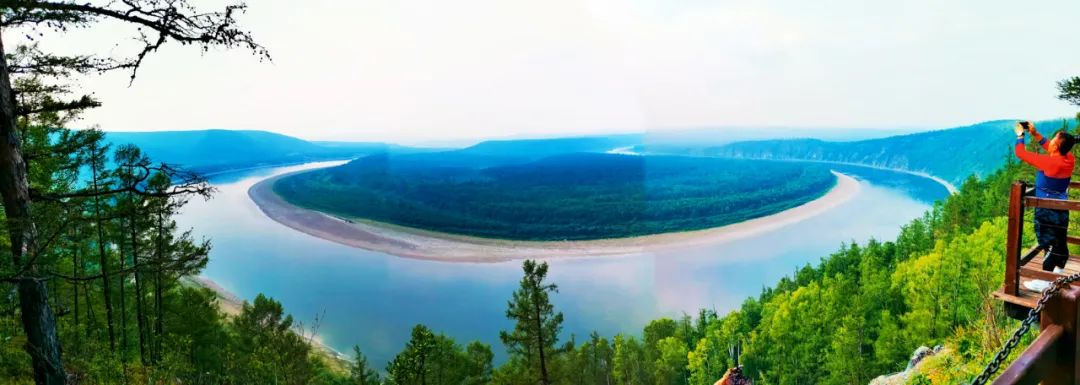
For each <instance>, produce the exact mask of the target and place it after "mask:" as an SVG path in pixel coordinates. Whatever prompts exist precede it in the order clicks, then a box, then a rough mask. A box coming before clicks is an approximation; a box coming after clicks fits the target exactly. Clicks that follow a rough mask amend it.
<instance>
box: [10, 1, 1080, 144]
mask: <svg viewBox="0 0 1080 385" xmlns="http://www.w3.org/2000/svg"><path fill="white" fill-rule="evenodd" d="M193 2H194V3H196V4H198V5H201V6H203V7H204V9H216V8H220V7H222V6H223V5H224V4H225V3H224V2H222V1H218V0H195V1H193ZM248 4H249V6H250V9H249V11H248V13H247V14H246V15H244V16H243V17H242V18H241V22H242V23H243V25H244V26H246V27H248V28H249V29H251V30H252V32H253V33H254V35H255V36H256V38H257V39H258V40H259V41H260V42H262V43H263V44H264V45H266V46H267V47H268V48H269V49H270V50H271V53H272V55H273V57H274V61H273V63H259V62H258V61H257V60H256V59H255V58H253V57H252V56H250V55H248V54H246V53H244V52H240V51H234V52H225V51H219V50H212V51H211V52H209V53H207V54H205V55H203V56H202V57H201V58H200V53H199V52H198V50H197V49H195V48H192V47H178V46H172V47H168V48H165V49H163V50H161V52H159V53H158V54H156V55H154V56H152V57H151V58H150V59H148V60H147V61H146V63H145V66H144V68H143V69H142V70H141V71H140V76H139V79H138V80H137V81H136V82H135V84H134V85H133V86H131V87H128V86H127V80H126V74H115V75H110V76H105V77H98V76H93V77H90V78H88V79H86V80H85V81H84V83H83V84H85V86H86V90H87V91H92V92H95V93H96V95H97V96H98V97H99V98H100V99H101V100H102V101H103V102H104V103H105V106H104V107H102V108H100V109H97V110H94V111H92V112H90V113H88V114H87V115H86V119H85V120H84V121H83V123H82V124H84V125H87V126H90V125H98V126H100V127H101V128H103V129H106V130H123V131H142V130H176V129H201V128H232V129H264V130H270V131H275V132H279V133H283V134H288V135H294V136H298V137H302V138H306V139H324V140H325V139H332V140H381V141H397V142H405V143H417V142H432V141H440V140H452V139H462V138H489V137H522V136H553V135H562V134H586V133H603V132H630V131H647V130H655V129H667V128H686V127H716V126H743V127H746V126H773V127H776V126H790V127H841V128H860V127H874V128H913V127H914V128H918V127H923V128H932V127H945V126H951V125H961V124H968V123H974V122H978V121H984V120H990V119H996V118H1012V117H1029V118H1033V119H1034V118H1049V117H1058V116H1071V115H1072V113H1073V110H1074V109H1072V108H1070V107H1069V106H1068V105H1066V104H1065V103H1063V102H1060V101H1057V100H1056V99H1055V98H1054V95H1055V94H1056V92H1055V89H1054V82H1056V81H1057V80H1060V79H1062V78H1065V77H1067V76H1075V75H1080V50H1077V49H1076V47H1078V46H1080V34H1076V33H1075V31H1076V27H1075V25H1076V16H1077V15H1080V2H1077V1H1075V0H1054V1H1041V2H1034V3H1032V2H1026V3H1025V2H1016V1H1005V0H989V1H988V0H982V1H976V0H963V1H948V2H944V1H935V0H913V1H889V2H880V1H873V2H871V1H865V0H823V1H814V2H807V1H780V0H766V1H748V0H746V1H744V0H737V1H666V0H636V1H616V0H548V1H505V0H502V1H500V0H461V1H443V0H393V1H390V0H355V1H343V0H333V1H332V0H305V1H302V2H297V1H285V0H249V1H248ZM132 32H133V31H132V30H130V29H128V28H126V27H125V26H122V25H118V24H106V25H102V26H98V27H94V28H92V29H90V30H75V31H73V32H70V33H68V34H67V35H66V36H64V37H63V38H62V39H56V38H54V36H52V35H49V34H47V35H46V36H45V38H44V39H42V44H43V46H44V47H45V48H47V49H53V50H58V51H64V52H83V53H88V52H113V53H117V54H120V53H127V52H133V50H134V49H135V48H136V47H135V46H134V45H133V44H130V42H129V41H128V40H127V37H130V36H133V35H132ZM4 37H5V39H6V43H7V44H8V45H11V46H13V45H14V43H17V42H20V41H22V40H21V33H17V32H9V33H7V34H6V35H5V36H4ZM118 40H119V41H121V42H122V43H121V44H120V45H119V46H114V43H115V42H116V41H118Z"/></svg>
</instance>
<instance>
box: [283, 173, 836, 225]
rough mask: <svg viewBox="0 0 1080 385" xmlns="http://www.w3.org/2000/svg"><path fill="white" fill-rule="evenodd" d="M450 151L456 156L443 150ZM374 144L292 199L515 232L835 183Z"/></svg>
mask: <svg viewBox="0 0 1080 385" xmlns="http://www.w3.org/2000/svg"><path fill="white" fill-rule="evenodd" d="M446 156H448V157H450V156H453V155H452V154H446ZM445 164H446V161H444V160H442V159H438V158H436V159H433V160H432V161H431V162H430V163H417V162H408V163H406V164H404V165H399V164H398V163H397V162H395V157H393V156H387V155H373V156H369V157H365V158H361V159H358V160H355V161H353V162H350V163H348V164H345V165H342V166H338V167H334V168H330V169H322V170H315V171H310V172H305V173H300V174H295V175H291V176H287V177H284V178H282V179H280V180H278V181H277V182H276V183H275V185H274V191H275V192H276V193H278V194H279V195H281V196H282V197H283V198H284V199H285V200H287V201H289V202H290V203H293V204H296V205H299V206H302V207H308V208H312V209H316V210H320V211H325V212H330V213H334V214H336V215H340V216H343V217H350V218H362V219H370V220H375V221H379V222H387V223H392V224H397V225H403V226H409V227H415V228H421V229H426V230H434V231H439V232H445V233H453V234H464V235H472V236H481V237H490V238H502V239H517V240H581V239H599V238H620V237H628V236H635V235H645V234H657V233H665V232H674V231H686V230H699V229H705V228H710V227H717V226H723V225H726V224H731V223H737V222H741V221H744V220H747V219H751V218H755V217H760V216H764V215H768V214H772V213H776V212H779V211H783V210H785V209H788V208H791V207H795V206H798V205H801V204H803V203H805V202H808V201H810V200H813V199H815V198H817V197H819V196H821V195H822V194H824V193H825V192H826V191H828V189H829V188H831V187H832V186H833V185H834V184H835V176H833V175H832V174H831V173H829V170H828V169H827V168H825V166H822V165H814V164H809V165H808V164H806V163H792V162H773V161H749V160H730V159H716V158H695V157H673V156H648V157H644V156H628V155H613V154H598V153H579V154H565V155H556V156H551V157H547V158H543V159H541V160H538V161H534V162H528V163H524V164H511V165H500V166H492V167H484V168H469V167H448V166H446V165H445Z"/></svg>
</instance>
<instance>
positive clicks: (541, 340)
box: [499, 260, 563, 385]
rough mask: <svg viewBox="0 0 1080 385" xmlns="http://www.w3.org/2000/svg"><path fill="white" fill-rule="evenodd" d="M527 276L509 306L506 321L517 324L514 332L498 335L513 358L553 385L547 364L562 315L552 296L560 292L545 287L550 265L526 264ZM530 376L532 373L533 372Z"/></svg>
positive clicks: (553, 286)
mask: <svg viewBox="0 0 1080 385" xmlns="http://www.w3.org/2000/svg"><path fill="white" fill-rule="evenodd" d="M522 270H524V272H525V276H524V277H523V278H522V279H521V286H520V287H519V288H518V289H517V290H515V291H514V294H513V297H512V299H511V300H510V301H509V302H508V303H507V309H506V318H508V319H511V320H514V321H515V322H516V324H515V325H514V330H513V331H510V332H507V331H505V330H504V331H501V332H499V338H500V339H501V340H502V342H503V344H504V345H506V348H507V350H508V351H509V352H510V354H511V355H514V356H517V357H520V358H523V359H524V361H525V362H526V363H528V364H529V366H530V369H532V370H536V372H535V373H536V374H537V380H538V382H540V383H541V384H544V385H548V384H551V377H550V375H549V367H548V364H549V363H550V362H551V361H552V358H553V356H554V355H555V354H557V353H559V352H558V351H556V349H555V346H556V344H558V338H559V331H560V330H562V322H563V315H562V313H561V312H559V313H556V312H555V306H554V305H552V304H551V300H550V298H549V293H555V292H558V286H556V285H555V284H549V283H545V282H544V280H545V279H546V278H547V272H548V264H547V262H541V263H536V262H535V261H531V260H528V261H525V262H524V263H523V264H522ZM530 372H531V370H530Z"/></svg>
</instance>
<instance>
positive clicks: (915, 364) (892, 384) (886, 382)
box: [870, 345, 943, 385]
mask: <svg viewBox="0 0 1080 385" xmlns="http://www.w3.org/2000/svg"><path fill="white" fill-rule="evenodd" d="M942 350H943V348H942V346H941V345H938V346H935V347H934V348H932V349H931V348H928V347H926V346H920V347H919V348H918V349H915V352H914V353H912V354H911V360H909V361H908V365H907V368H905V369H904V371H902V372H899V373H893V374H887V375H884V376H879V377H878V378H875V379H873V380H872V381H870V385H903V384H905V383H907V381H908V378H910V377H911V376H912V375H913V374H915V373H918V371H919V366H920V364H921V363H923V361H925V360H926V359H927V358H928V357H931V356H934V355H936V354H938V353H941V351H942Z"/></svg>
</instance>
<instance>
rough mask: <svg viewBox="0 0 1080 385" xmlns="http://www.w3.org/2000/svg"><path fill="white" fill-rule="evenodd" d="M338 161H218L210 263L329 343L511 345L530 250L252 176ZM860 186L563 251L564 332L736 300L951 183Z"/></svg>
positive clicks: (887, 229) (344, 346) (862, 173)
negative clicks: (577, 255) (772, 218)
mask: <svg viewBox="0 0 1080 385" xmlns="http://www.w3.org/2000/svg"><path fill="white" fill-rule="evenodd" d="M330 164H333V163H331V162H324V163H311V164H306V165H300V166H290V167H278V168H266V169H256V170H244V171H237V172H233V173H226V174H220V175H216V176H214V177H213V178H211V182H212V183H213V184H214V185H215V187H217V188H218V189H219V191H218V192H217V193H216V194H215V196H214V198H213V199H211V200H209V201H202V200H193V201H192V202H191V203H190V204H189V205H188V206H186V207H185V208H184V211H183V213H182V214H181V216H180V217H179V219H178V222H179V223H180V225H181V226H182V228H194V230H195V234H196V237H206V238H209V239H210V240H211V241H212V244H213V250H212V251H211V253H210V263H209V265H208V266H207V268H206V270H205V271H204V272H203V275H204V276H205V277H206V278H209V279H211V280H213V281H215V282H217V283H218V284H219V285H221V286H222V287H223V288H225V289H226V290H229V291H231V292H233V293H235V294H236V295H238V296H239V297H240V298H244V299H248V300H250V299H252V298H254V297H255V296H256V295H257V294H259V293H264V294H266V295H268V296H271V297H273V298H275V299H276V300H278V301H281V302H282V303H283V304H284V306H285V309H287V311H289V312H291V313H292V314H293V316H294V317H295V318H297V319H298V320H300V321H303V322H305V323H306V324H308V325H310V324H311V323H312V321H313V320H314V319H315V317H316V316H317V315H318V316H319V318H320V319H321V321H320V323H319V329H318V331H319V334H320V336H321V338H322V340H323V341H324V342H325V343H326V344H327V345H329V346H330V347H332V348H334V349H336V350H338V351H341V352H349V351H351V347H352V346H353V345H359V346H360V347H361V349H362V350H363V352H364V354H365V355H367V356H368V358H369V360H370V361H371V362H372V363H373V364H374V365H377V366H378V367H382V366H384V365H385V363H386V362H387V361H389V360H390V359H392V358H393V356H394V355H395V354H397V352H399V351H400V350H401V349H402V347H403V346H404V344H405V341H407V340H408V338H409V331H410V329H411V328H412V327H413V326H414V325H415V324H417V323H423V324H426V325H427V326H428V327H430V328H432V329H433V330H435V331H436V332H443V333H446V334H447V335H450V336H452V337H454V338H455V339H456V340H457V341H458V342H459V343H462V344H464V343H467V342H469V341H471V340H480V341H482V342H485V343H488V344H490V345H491V346H492V348H493V350H494V351H495V352H496V360H497V361H501V358H502V357H504V354H503V348H502V345H501V344H500V342H499V337H498V335H499V330H509V329H510V328H512V327H513V324H512V323H511V321H509V320H507V319H506V318H505V311H506V304H507V300H509V299H510V296H511V293H512V292H513V290H514V289H515V288H516V287H517V286H518V281H519V279H520V278H521V264H520V262H505V263H447V262H434V261H424V260H413V259H405V258H399V257H395V256H391V255H385V254H380V253H376V252H371V251H367V250H363V249H357V248H351V247H347V246H343V245H339V244H337V243H333V242H330V241H325V240H322V239H319V238H315V237H312V236H309V235H306V234H303V233H300V232H298V231H295V230H292V229H290V228H288V227H285V226H284V225H281V224H278V223H277V222H274V221H272V220H270V219H269V218H267V217H266V216H265V215H263V213H262V212H261V211H260V210H259V208H258V207H257V206H256V205H255V204H254V203H253V202H252V201H251V200H250V199H249V198H248V195H247V190H248V188H250V187H251V185H253V184H254V183H256V182H258V181H259V180H262V179H264V178H267V177H270V176H273V175H277V174H281V173H285V172H291V171H295V170H300V169H307V168H315V167H325V166H327V165H330ZM835 169H836V170H837V171H839V172H843V173H846V174H848V175H851V176H854V177H856V178H857V179H858V180H859V183H860V185H861V189H860V191H859V192H858V194H857V195H856V196H855V197H854V198H852V199H851V200H849V201H847V202H845V203H843V204H842V205H840V206H838V207H836V208H834V209H831V210H830V211H828V212H825V213H823V214H820V215H817V216H814V217H812V218H809V219H806V220H804V221H801V222H798V223H795V224H791V225H788V226H786V227H782V228H779V229H775V230H772V231H768V232H764V233H761V234H758V235H754V236H751V237H747V238H743V239H740V240H736V241H732V242H728V243H723V244H717V245H710V246H702V247H699V248H694V249H684V250H678V251H674V250H672V251H662V252H655V253H644V254H641V255H633V256H625V257H603V258H586V259H554V260H551V261H550V262H549V263H550V264H551V268H550V273H549V279H550V280H551V282H554V283H556V284H558V286H559V292H558V293H557V294H554V295H553V302H554V303H555V306H556V310H558V311H562V312H563V313H564V315H565V322H564V327H563V333H562V339H561V341H565V339H566V338H568V337H569V336H570V335H571V334H574V335H576V336H578V340H579V341H580V340H581V339H582V338H584V337H586V336H587V335H588V334H589V333H590V332H592V331H594V330H595V331H598V332H600V334H601V335H604V336H608V337H610V336H613V335H614V334H616V333H619V332H629V333H633V334H635V335H637V334H639V333H640V332H641V328H642V327H643V326H644V325H645V324H646V323H648V322H649V321H650V320H652V319H655V318H657V317H662V316H669V317H678V316H681V315H682V314H683V313H689V314H696V312H697V310H698V309H700V308H710V309H715V310H716V311H718V312H721V313H726V312H727V311H729V310H732V309H735V308H737V307H738V306H739V304H740V303H742V301H743V300H744V299H745V298H746V297H747V296H751V295H757V294H758V293H760V291H761V289H762V288H763V287H766V286H771V285H772V284H773V283H775V282H776V281H777V280H778V279H780V278H781V277H783V276H785V275H791V274H792V273H793V272H794V271H795V269H797V268H798V267H801V266H803V265H805V264H807V263H817V262H818V261H819V260H820V259H821V258H822V257H824V256H827V255H828V254H829V253H831V252H833V251H836V250H837V249H838V248H840V247H841V245H842V244H844V243H850V242H852V241H855V242H865V241H866V240H869V239H871V238H875V239H882V240H891V239H894V238H895V236H896V235H897V234H898V232H899V229H900V226H901V225H903V224H906V223H908V222H909V221H910V220H912V219H913V218H916V217H918V216H920V215H922V214H923V212H925V211H926V210H927V209H929V208H930V205H932V203H933V202H934V201H935V200H939V199H942V198H944V197H945V196H947V194H948V192H947V190H946V189H945V187H943V186H942V185H940V184H937V183H935V182H933V181H931V180H929V179H926V178H922V177H919V176H915V175H911V174H905V173H899V172H892V171H885V170H879V169H870V168H862V167H856V166H849V165H835Z"/></svg>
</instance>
